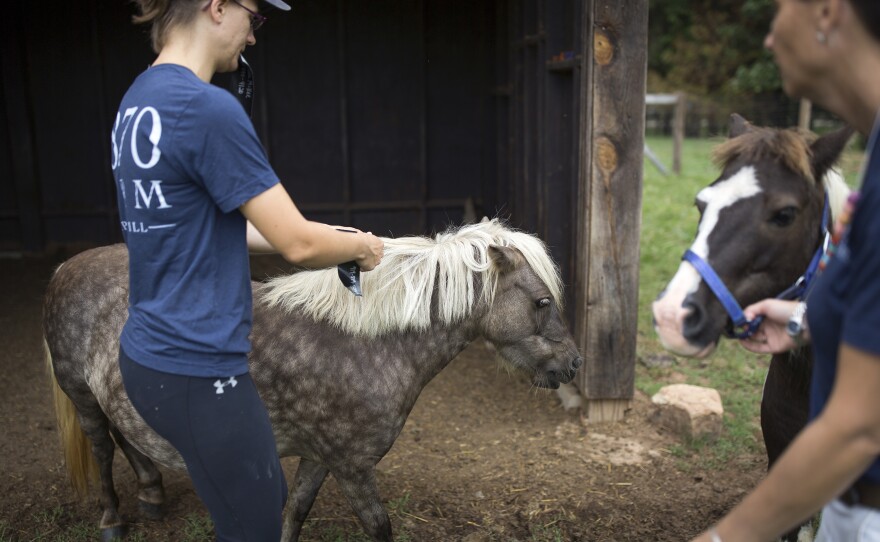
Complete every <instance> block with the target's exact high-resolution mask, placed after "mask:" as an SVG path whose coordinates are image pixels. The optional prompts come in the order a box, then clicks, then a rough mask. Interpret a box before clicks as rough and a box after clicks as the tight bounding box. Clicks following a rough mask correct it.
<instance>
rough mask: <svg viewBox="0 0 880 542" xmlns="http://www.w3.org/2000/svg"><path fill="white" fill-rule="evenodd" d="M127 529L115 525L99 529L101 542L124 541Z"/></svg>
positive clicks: (123, 526)
mask: <svg viewBox="0 0 880 542" xmlns="http://www.w3.org/2000/svg"><path fill="white" fill-rule="evenodd" d="M126 531H128V529H126V528H125V525H116V526H114V527H107V528H106V529H101V542H119V541H121V540H125V534H126Z"/></svg>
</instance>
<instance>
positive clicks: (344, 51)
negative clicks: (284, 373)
mask: <svg viewBox="0 0 880 542" xmlns="http://www.w3.org/2000/svg"><path fill="white" fill-rule="evenodd" d="M131 14H132V7H131V5H130V4H128V3H126V2H122V1H119V2H115V1H114V2H98V1H97V0H91V1H87V2H84V3H80V4H76V5H73V4H70V3H63V2H60V1H58V0H55V1H50V2H49V5H48V6H47V5H46V3H42V4H39V5H35V4H32V3H15V4H11V5H10V6H8V8H7V15H9V16H7V17H3V22H2V26H0V29H2V30H3V34H4V35H3V38H2V39H3V53H2V57H0V61H2V76H3V85H2V87H0V92H2V94H0V97H2V105H3V107H2V112H0V114H2V115H3V117H2V118H3V120H4V126H7V128H8V129H7V130H5V131H4V133H3V136H2V137H3V139H2V140H0V143H2V149H0V174H2V182H0V198H2V199H0V250H25V251H39V250H41V249H43V248H45V247H46V246H51V245H56V244H71V243H78V244H86V245H88V244H103V243H108V242H113V241H116V240H118V239H119V238H120V234H119V226H118V221H117V217H116V211H115V195H114V194H115V192H114V188H113V184H112V177H111V174H110V168H109V167H108V163H109V155H108V153H109V139H110V136H109V132H110V129H111V125H112V122H113V118H114V116H115V111H116V106H117V104H118V102H119V100H120V98H121V96H122V93H123V92H124V91H125V89H126V88H127V86H128V85H129V84H130V82H131V81H132V80H133V79H134V77H136V75H137V74H138V73H139V72H140V71H141V70H143V69H144V68H145V67H146V66H147V64H148V63H149V61H150V59H151V57H152V53H151V51H150V48H149V43H148V37H147V35H146V31H145V29H142V28H138V27H135V26H134V25H132V23H131V21H130V17H131ZM268 15H269V17H270V20H269V22H268V24H267V25H266V27H265V28H264V29H263V30H261V31H260V32H258V33H257V42H258V43H257V46H256V47H253V48H249V49H248V51H247V52H246V55H247V56H248V59H249V61H250V63H251V64H252V66H253V67H254V70H255V73H256V77H257V85H258V86H257V100H256V103H255V113H254V123H255V126H256V127H257V131H258V133H259V134H260V136H261V138H262V139H263V141H264V143H265V145H266V147H267V150H268V153H269V156H270V160H271V162H272V164H273V166H274V167H275V169H276V171H277V172H278V174H279V176H280V177H281V179H282V182H283V183H284V184H285V186H286V188H287V189H288V191H289V192H290V193H291V194H292V196H293V197H294V200H295V201H296V202H297V204H298V205H299V206H300V207H301V208H302V210H303V211H304V213H305V214H306V216H308V217H309V218H313V219H316V220H321V221H327V222H331V223H341V224H352V225H354V226H358V227H362V228H367V229H370V230H372V231H374V232H375V233H379V234H393V235H401V234H406V233H429V232H431V231H437V230H441V229H444V228H445V227H446V226H447V225H450V224H458V223H460V222H461V221H462V219H463V216H464V209H465V202H466V201H468V200H470V201H471V202H472V203H473V204H474V206H475V208H476V211H477V212H485V213H487V214H494V213H495V207H496V206H497V202H496V201H494V197H495V196H496V195H497V193H498V191H497V190H496V183H497V182H499V179H498V177H497V176H496V169H497V161H496V154H497V148H496V145H495V137H496V135H497V134H496V133H495V131H494V126H495V125H496V122H495V116H496V115H497V114H498V113H499V111H498V110H497V108H496V107H495V104H494V100H495V99H496V96H494V95H493V92H492V90H493V85H494V81H495V78H496V75H495V73H494V69H495V62H496V49H495V38H494V27H495V24H496V19H495V2H494V1H486V2H477V3H473V2H470V1H466V0H421V1H415V2H413V1H401V0H371V1H370V2H362V1H359V0H298V1H297V2H296V3H295V4H294V9H293V10H292V11H291V12H289V13H279V12H274V13H273V12H269V13H268ZM215 83H217V84H220V85H224V84H226V81H225V80H224V78H223V77H222V76H220V77H218V78H217V80H215Z"/></svg>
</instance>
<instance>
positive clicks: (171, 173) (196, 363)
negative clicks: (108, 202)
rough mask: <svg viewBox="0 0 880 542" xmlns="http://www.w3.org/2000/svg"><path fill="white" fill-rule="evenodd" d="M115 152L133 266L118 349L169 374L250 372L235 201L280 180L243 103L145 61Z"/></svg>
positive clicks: (245, 280)
mask: <svg viewBox="0 0 880 542" xmlns="http://www.w3.org/2000/svg"><path fill="white" fill-rule="evenodd" d="M111 160H112V166H113V175H114V178H115V180H116V189H117V200H118V203H119V214H120V218H121V222H122V231H123V235H124V237H125V242H126V244H127V245H128V252H129V264H130V271H129V272H130V278H129V282H130V291H129V312H128V321H127V322H126V324H125V328H124V329H123V331H122V337H121V344H122V348H123V349H124V350H125V352H126V354H128V356H129V357H131V358H132V359H133V360H135V361H137V362H138V363H140V364H142V365H146V366H148V367H151V368H153V369H156V370H159V371H164V372H169V373H174V374H182V375H189V376H207V377H214V376H229V375H238V374H243V373H245V372H247V354H248V352H249V351H250V342H249V339H248V334H249V333H250V328H251V322H252V301H251V284H250V271H249V265H248V252H247V239H246V221H245V218H244V216H243V215H242V214H241V212H239V210H238V208H239V207H240V206H241V205H242V204H244V203H246V202H247V201H248V200H250V199H251V198H253V197H254V196H257V195H259V194H261V193H262V192H264V191H266V190H267V189H269V188H271V187H272V186H274V185H275V184H276V183H278V177H277V175H276V174H275V172H274V171H273V170H272V168H271V166H270V165H269V162H268V160H267V157H266V153H265V150H264V149H263V147H262V145H261V144H260V141H259V138H258V137H257V135H256V133H255V131H254V127H253V124H252V123H251V121H250V119H249V118H248V117H247V115H246V114H245V112H244V109H243V108H242V106H241V105H240V104H239V103H238V102H237V101H236V100H235V98H234V97H233V96H232V95H231V94H230V93H229V92H227V91H226V90H223V89H220V88H218V87H216V86H214V85H210V84H208V83H205V82H203V81H201V80H200V79H199V78H198V77H196V75H195V74H194V73H193V72H192V71H190V70H189V69H187V68H184V67H182V66H177V65H171V64H164V65H159V66H155V67H152V68H150V69H148V70H147V71H146V72H144V73H142V74H141V75H140V76H139V77H138V78H137V79H136V80H135V82H134V83H133V84H132V86H131V87H130V88H129V89H128V92H126V94H125V96H124V97H123V99H122V103H121V104H120V106H119V112H118V113H117V116H116V122H115V123H114V126H113V133H112V152H111Z"/></svg>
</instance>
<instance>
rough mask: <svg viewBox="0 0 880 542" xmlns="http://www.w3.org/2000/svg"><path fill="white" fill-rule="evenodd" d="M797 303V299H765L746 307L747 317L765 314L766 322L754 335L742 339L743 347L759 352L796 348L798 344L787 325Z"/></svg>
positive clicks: (765, 352)
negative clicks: (787, 329) (789, 332)
mask: <svg viewBox="0 0 880 542" xmlns="http://www.w3.org/2000/svg"><path fill="white" fill-rule="evenodd" d="M797 304H798V302H797V301H786V300H782V299H765V300H763V301H759V302H757V303H755V304H754V305H749V306H748V307H746V308H745V310H743V313H744V314H745V317H746V318H748V319H749V320H754V319H755V318H756V317H758V316H763V317H764V322H763V323H762V324H761V326H760V327H759V328H758V330H757V331H756V332H755V334H754V335H752V336H751V337H748V338H746V339H740V344H741V345H742V346H743V348H745V349H746V350H750V351H752V352H756V353H758V354H779V353H781V352H787V351H789V350H792V349H794V348H796V347H797V346H798V345H797V344H796V343H795V342H794V339H793V338H792V337H791V336H790V335H789V334H788V332H787V331H786V327H787V326H788V319H789V318H791V314H792V313H793V312H794V308H795V306H796V305H797Z"/></svg>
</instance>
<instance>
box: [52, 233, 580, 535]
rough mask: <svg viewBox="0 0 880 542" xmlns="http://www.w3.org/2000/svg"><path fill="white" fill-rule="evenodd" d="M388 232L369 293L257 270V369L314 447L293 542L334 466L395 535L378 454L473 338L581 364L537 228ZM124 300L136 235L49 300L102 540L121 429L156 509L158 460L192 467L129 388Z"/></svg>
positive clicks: (278, 411)
mask: <svg viewBox="0 0 880 542" xmlns="http://www.w3.org/2000/svg"><path fill="white" fill-rule="evenodd" d="M385 242H386V248H385V257H384V260H383V264H382V265H381V266H380V267H378V268H377V269H376V270H374V271H372V272H369V273H365V274H364V275H363V281H362V288H363V297H362V298H356V297H355V296H353V295H352V294H351V293H350V292H348V290H346V289H345V288H344V287H343V286H342V284H340V282H339V280H338V278H337V276H336V270H335V269H330V270H321V271H308V272H300V273H294V274H292V275H288V276H282V277H279V278H276V279H273V280H272V281H270V282H269V283H267V284H264V285H263V284H257V283H255V284H254V326H253V333H252V337H251V338H252V345H253V351H252V352H251V356H250V371H251V374H252V375H253V378H254V381H255V382H256V385H257V387H258V389H259V391H260V395H261V397H262V399H263V401H264V402H265V404H266V408H267V409H268V411H269V416H270V417H271V420H272V426H273V429H274V433H275V438H276V441H277V445H278V453H279V455H281V456H282V457H284V456H292V455H293V456H299V457H301V458H302V459H301V461H300V464H299V469H298V470H297V472H296V475H295V478H294V482H293V484H292V485H291V491H290V498H289V500H288V503H287V510H286V511H285V519H284V532H283V535H282V540H283V541H290V540H296V539H298V538H299V534H300V530H301V529H302V526H303V522H304V521H305V519H306V516H307V515H308V513H309V510H310V508H311V506H312V503H313V502H314V500H315V497H316V495H317V493H318V490H319V489H320V487H321V485H322V483H323V482H324V479H325V478H326V476H327V474H328V473H333V476H334V477H335V478H336V479H337V481H338V483H339V485H340V487H341V489H342V491H343V492H344V493H345V495H346V497H347V498H348V500H349V502H350V504H351V506H352V508H353V509H354V511H355V513H356V514H357V516H358V518H359V519H360V522H361V524H362V526H363V528H364V530H365V531H366V532H367V533H368V534H369V535H370V536H372V537H373V538H374V539H376V540H382V541H390V540H391V539H392V537H391V524H390V521H389V519H388V514H387V513H386V511H385V508H384V507H383V506H382V503H381V501H380V499H379V492H378V488H377V486H376V479H375V472H374V467H375V465H376V464H377V463H378V462H379V460H380V459H382V457H383V456H384V455H385V454H386V452H388V450H389V449H390V448H391V445H392V444H393V443H394V440H395V439H396V438H397V436H398V434H400V431H401V429H402V428H403V426H404V422H405V421H406V417H407V416H408V415H409V412H410V410H411V409H412V408H413V405H414V404H415V402H416V399H417V398H418V396H419V393H420V392H421V391H422V389H423V388H424V387H425V385H426V384H427V383H428V382H429V381H430V380H431V379H432V378H433V377H434V376H435V375H437V373H439V372H440V371H441V370H442V369H443V368H444V367H445V366H446V365H447V364H448V363H449V362H450V361H451V360H452V359H453V358H454V357H455V356H456V355H457V354H458V353H459V352H461V351H462V350H463V349H464V348H465V346H467V344H468V343H470V342H471V341H472V340H474V339H475V338H477V337H484V338H486V339H487V340H489V341H490V342H491V343H492V344H493V345H494V346H495V347H496V349H497V351H498V353H499V354H500V356H501V357H502V358H503V359H504V360H505V361H506V362H508V363H509V364H511V365H512V366H514V367H517V368H519V369H523V370H526V371H528V372H529V373H531V374H532V375H533V383H534V385H535V386H537V387H541V388H556V387H558V386H559V384H560V383H567V382H569V381H571V379H572V378H573V377H574V374H575V371H576V370H577V368H578V367H579V366H580V365H581V363H582V359H581V357H580V355H579V354H578V351H577V348H576V346H575V343H574V340H573V339H572V336H571V334H570V332H569V330H568V328H567V326H566V324H565V323H564V322H563V320H562V318H561V315H560V304H561V301H562V298H561V296H562V291H561V282H560V279H559V274H558V271H557V268H556V266H555V265H554V263H553V262H552V260H551V259H550V257H549V256H548V254H547V250H546V248H545V246H544V245H543V243H541V241H539V240H538V239H537V238H535V237H534V236H531V235H528V234H525V233H522V232H517V231H513V230H511V229H508V228H506V227H505V226H504V225H503V224H501V223H499V222H498V221H484V222H482V223H480V224H474V225H471V226H466V227H463V228H461V229H459V230H457V231H455V230H450V231H448V232H446V233H444V234H440V235H438V236H437V237H436V239H429V238H424V237H404V238H399V239H387V240H386V241H385ZM127 302H128V257H127V252H126V249H125V247H124V246H123V245H116V246H111V247H105V248H99V249H94V250H91V251H88V252H85V253H83V254H80V255H78V256H76V257H74V258H72V259H71V260H69V261H68V262H66V263H65V264H63V265H62V266H61V267H60V269H58V271H56V273H55V275H54V276H53V278H52V280H51V282H50V284H49V286H48V290H47V293H46V297H45V302H44V323H43V325H44V333H45V338H46V343H47V347H48V354H49V356H50V363H51V364H52V369H53V371H54V376H55V379H56V386H55V389H56V394H55V395H56V410H57V412H58V416H59V425H60V427H61V430H62V437H63V438H62V440H63V442H64V444H65V449H66V453H67V465H68V468H69V470H70V472H71V478H72V480H73V481H74V482H75V485H77V486H78V487H85V486H87V485H88V481H87V478H88V476H89V473H90V472H94V471H92V470H91V469H92V468H93V466H92V465H93V463H90V461H89V457H88V455H89V446H88V443H87V441H86V440H85V436H87V437H88V440H90V441H91V452H93V455H94V458H96V459H97V468H98V473H99V474H100V482H101V502H102V505H103V508H104V514H103V518H102V519H101V529H102V532H103V535H104V538H105V539H110V538H113V537H120V536H122V535H123V534H124V526H123V525H122V520H121V518H120V517H119V514H118V512H117V508H118V498H117V496H116V493H115V490H114V488H113V479H112V472H111V469H112V458H113V453H114V442H115V444H116V445H118V446H119V447H120V448H121V449H122V451H123V452H124V453H125V455H126V457H127V458H128V460H129V462H130V463H131V465H132V467H133V468H134V470H135V472H136V473H137V477H138V482H139V487H140V491H139V494H138V498H139V500H140V504H141V508H142V510H145V511H146V512H147V513H148V514H149V515H156V514H157V513H158V511H159V506H160V505H161V504H162V500H163V498H164V497H163V490H162V480H161V476H160V474H159V471H158V470H157V469H156V467H155V465H154V464H153V461H156V462H158V463H160V464H161V465H164V466H166V467H169V468H173V469H183V468H184V464H183V462H182V460H181V458H180V456H179V455H178V454H177V453H176V451H175V450H174V449H173V448H172V447H171V446H170V445H169V444H168V443H167V442H166V441H164V440H163V439H162V438H160V437H159V436H158V435H156V434H155V433H154V432H153V431H152V430H151V429H150V428H149V427H148V426H146V425H145V424H144V422H143V420H142V419H141V418H140V417H139V416H138V414H137V413H136V412H135V411H134V410H133V408H132V407H131V404H130V403H129V401H128V398H127V397H126V394H125V390H124V388H123V386H122V382H121V378H120V374H119V368H118V363H117V355H118V338H119V334H120V330H121V329H122V325H123V323H124V322H125V319H126V313H127ZM59 388H60V389H59ZM61 390H63V393H61ZM74 407H75V411H74ZM74 412H75V414H76V416H75V418H74ZM76 420H78V422H79V425H80V426H81V428H82V430H81V431H80V430H79V428H78V427H77V423H76ZM111 437H112V438H111Z"/></svg>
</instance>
